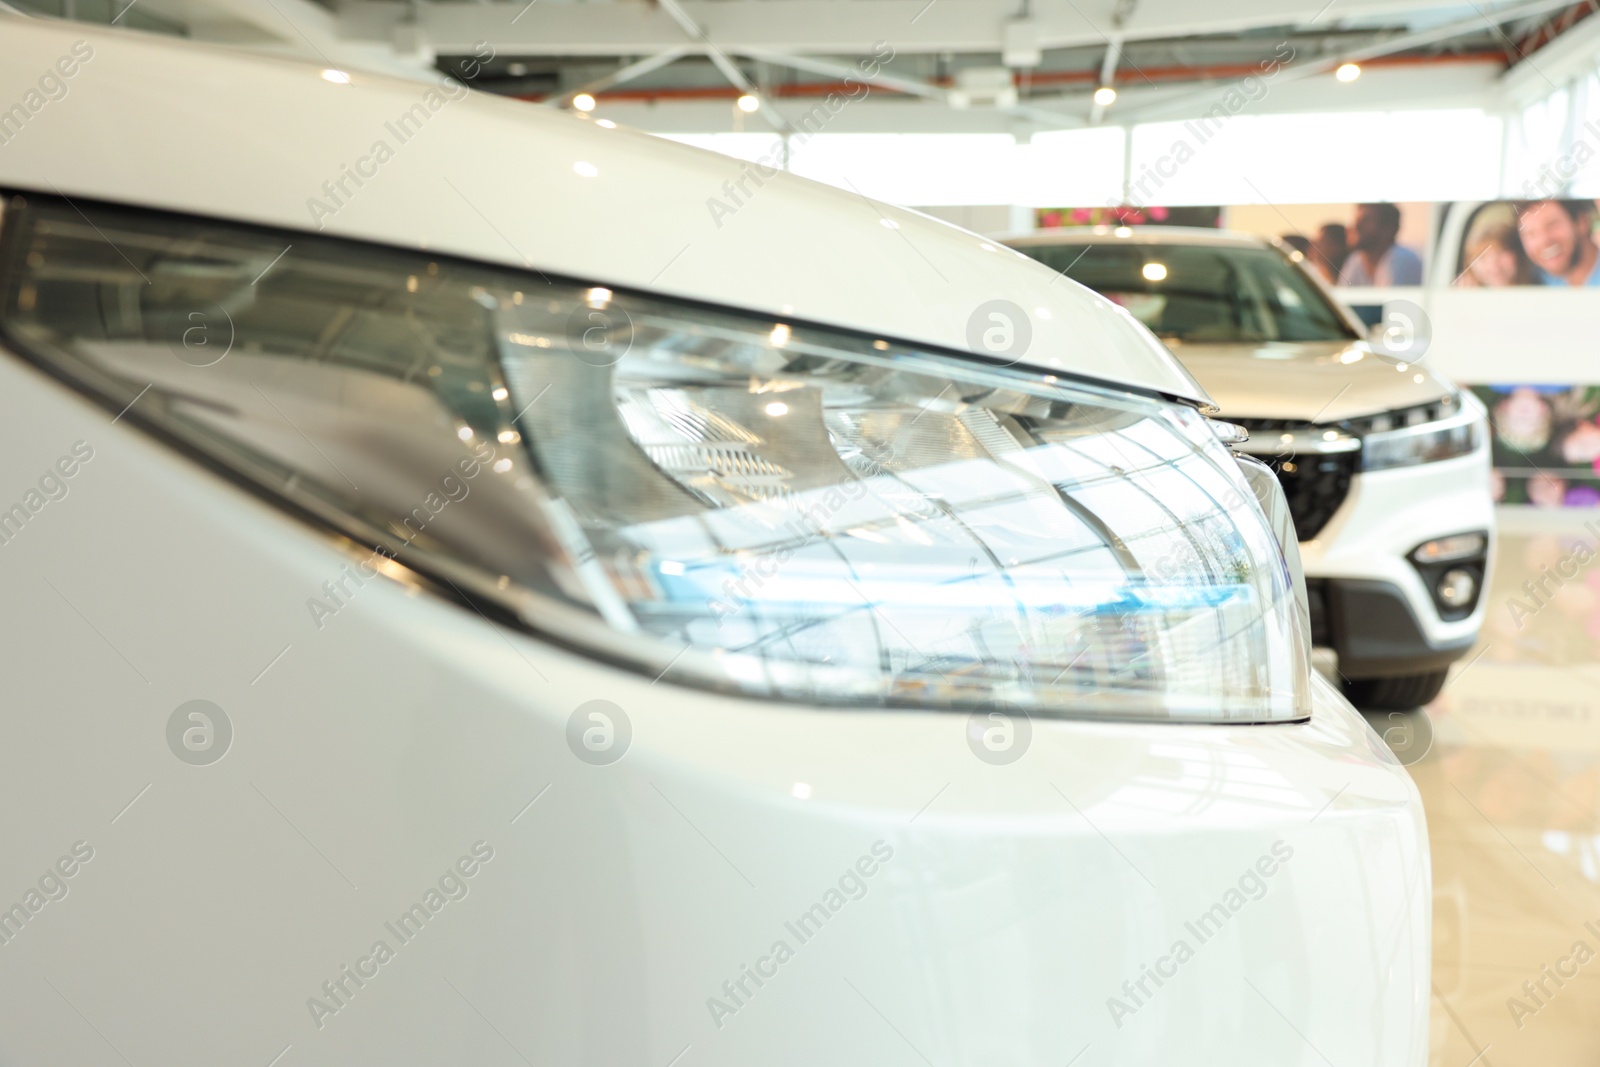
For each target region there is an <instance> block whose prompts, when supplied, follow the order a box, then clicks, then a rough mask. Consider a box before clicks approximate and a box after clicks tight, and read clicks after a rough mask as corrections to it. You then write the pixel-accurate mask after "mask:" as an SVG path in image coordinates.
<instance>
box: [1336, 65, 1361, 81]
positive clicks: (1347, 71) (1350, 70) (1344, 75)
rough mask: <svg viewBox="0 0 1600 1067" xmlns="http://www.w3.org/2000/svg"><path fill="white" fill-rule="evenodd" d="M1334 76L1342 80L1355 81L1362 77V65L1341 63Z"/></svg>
mask: <svg viewBox="0 0 1600 1067" xmlns="http://www.w3.org/2000/svg"><path fill="white" fill-rule="evenodd" d="M1333 76H1334V77H1335V78H1338V79H1339V80H1340V81H1342V82H1353V81H1355V80H1356V79H1357V78H1359V77H1361V67H1360V66H1358V65H1357V64H1355V63H1341V64H1339V69H1338V70H1336V71H1334V72H1333Z"/></svg>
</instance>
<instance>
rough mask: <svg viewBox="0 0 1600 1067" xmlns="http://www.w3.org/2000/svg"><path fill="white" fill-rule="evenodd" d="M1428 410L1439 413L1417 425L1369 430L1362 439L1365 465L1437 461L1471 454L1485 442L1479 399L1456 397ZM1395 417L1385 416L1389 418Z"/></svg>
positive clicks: (1369, 467)
mask: <svg viewBox="0 0 1600 1067" xmlns="http://www.w3.org/2000/svg"><path fill="white" fill-rule="evenodd" d="M1452 412H1453V413H1452ZM1427 414H1428V415H1430V416H1435V417H1432V418H1431V419H1430V421H1426V422H1419V423H1417V424H1415V425H1409V426H1401V427H1400V428H1398V429H1393V430H1388V429H1386V430H1381V431H1378V432H1373V433H1368V434H1366V436H1365V437H1364V438H1363V439H1362V442H1361V448H1362V456H1361V469H1362V470H1369V471H1375V470H1387V469H1388V468H1390V467H1411V466H1415V465H1417V464H1419V463H1436V462H1438V461H1439V460H1442V459H1454V458H1455V457H1457V456H1465V455H1469V454H1471V453H1473V452H1476V451H1477V450H1478V448H1479V447H1480V446H1481V445H1482V444H1483V440H1484V414H1483V411H1482V409H1481V408H1479V407H1477V406H1476V401H1475V400H1473V401H1471V402H1470V403H1463V402H1461V401H1460V400H1456V399H1454V398H1452V400H1451V402H1450V403H1448V404H1443V405H1437V406H1435V407H1433V408H1430V409H1428V412H1427ZM1437 416H1443V417H1437ZM1392 418H1393V417H1392V416H1385V419H1386V421H1392Z"/></svg>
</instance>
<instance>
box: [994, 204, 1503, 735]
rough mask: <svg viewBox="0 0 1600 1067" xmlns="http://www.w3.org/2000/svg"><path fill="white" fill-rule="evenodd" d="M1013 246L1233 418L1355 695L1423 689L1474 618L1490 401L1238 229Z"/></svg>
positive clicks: (1064, 237) (1059, 235)
mask: <svg viewBox="0 0 1600 1067" xmlns="http://www.w3.org/2000/svg"><path fill="white" fill-rule="evenodd" d="M1008 243H1009V244H1010V245H1011V246H1012V247H1013V248H1015V249H1017V250H1018V251H1020V252H1022V253H1024V254H1026V255H1028V256H1030V257H1032V258H1034V259H1037V260H1039V261H1041V262H1042V263H1044V264H1045V265H1047V266H1049V267H1052V268H1054V269H1055V270H1057V271H1060V272H1063V273H1064V274H1065V275H1066V276H1067V277H1068V278H1070V279H1072V280H1073V281H1076V282H1080V283H1082V284H1083V285H1085V286H1088V287H1089V288H1090V289H1093V290H1095V291H1096V292H1098V293H1100V294H1101V295H1102V296H1104V297H1106V298H1107V299H1108V300H1110V301H1112V302H1113V303H1115V304H1117V305H1119V306H1121V307H1123V308H1125V309H1126V310H1127V311H1128V312H1129V313H1130V314H1131V315H1133V317H1134V318H1136V319H1138V320H1139V321H1140V322H1142V323H1144V324H1145V325H1146V326H1148V327H1149V328H1150V329H1151V330H1152V331H1154V332H1155V334H1156V335H1157V336H1158V337H1160V338H1161V339H1162V340H1163V341H1165V342H1166V344H1167V346H1168V347H1169V348H1171V349H1172V351H1173V353H1174V354H1176V355H1177V356H1178V358H1179V359H1180V360H1181V361H1182V362H1183V363H1184V365H1185V366H1187V367H1188V368H1189V370H1190V371H1191V372H1192V373H1193V374H1194V375H1195V377H1196V378H1198V379H1199V380H1200V383H1201V384H1202V385H1204V386H1205V388H1206V390H1207V391H1208V392H1209V393H1210V394H1211V396H1212V398H1213V399H1214V400H1215V401H1216V402H1217V404H1218V405H1220V407H1221V412H1220V415H1219V417H1220V418H1223V419H1227V420H1228V421H1230V422H1234V423H1238V424H1240V425H1242V426H1244V427H1245V428H1246V429H1247V430H1248V431H1249V434H1250V439H1249V441H1247V442H1244V443H1242V444H1238V445H1236V446H1235V447H1236V448H1237V449H1238V450H1239V451H1241V452H1245V453H1248V454H1251V455H1254V456H1256V457H1257V458H1259V459H1261V460H1262V461H1263V462H1265V463H1267V464H1268V465H1270V466H1271V467H1272V468H1273V470H1274V471H1275V472H1276V473H1277V475H1278V478H1279V481H1280V482H1281V483H1282V484H1283V488H1284V492H1285V493H1286V494H1287V496H1288V498H1289V506H1290V508H1291V510H1292V513H1293V516H1294V524H1295V530H1296V532H1297V534H1298V536H1299V538H1300V554H1301V557H1302V559H1303V560H1304V563H1305V570H1306V576H1307V583H1308V593H1309V597H1310V603H1311V620H1312V634H1313V640H1314V641H1315V643H1316V644H1317V645H1318V646H1320V647H1324V648H1330V649H1332V650H1333V651H1334V652H1335V653H1336V654H1337V657H1338V672H1339V674H1340V676H1341V678H1342V681H1343V686H1344V689H1345V693H1346V695H1347V696H1349V697H1350V699H1351V700H1352V701H1353V702H1354V703H1355V704H1356V705H1357V706H1360V707H1367V708H1371V709H1375V710H1389V709H1405V708H1412V707H1416V706H1418V705H1420V704H1425V703H1427V702H1428V701H1429V700H1432V699H1433V698H1434V697H1435V696H1436V695H1437V694H1438V692H1439V690H1440V688H1441V687H1442V686H1443V685H1444V680H1445V675H1446V673H1447V670H1448V668H1449V665H1450V664H1451V662H1453V661H1454V660H1456V659H1458V658H1459V657H1461V656H1463V655H1464V654H1465V653H1466V652H1467V651H1468V650H1469V649H1471V647H1472V645H1473V643H1474V642H1475V640H1476V638H1477V634H1478V628H1479V625H1480V624H1481V623H1482V621H1483V614H1484V602H1483V595H1482V594H1483V590H1484V588H1485V584H1486V578H1487V573H1486V572H1487V569H1488V561H1489V559H1490V558H1491V551H1490V550H1491V545H1492V540H1493V530H1494V517H1493V500H1492V497H1491V493H1490V484H1489V478H1490V471H1489V445H1488V432H1487V425H1486V419H1485V413H1484V411H1483V408H1482V406H1481V405H1480V404H1479V403H1478V401H1477V400H1476V399H1475V398H1474V397H1472V395H1471V394H1470V393H1466V392H1463V391H1462V390H1459V389H1457V388H1456V387H1455V386H1454V385H1453V384H1451V383H1450V382H1449V381H1447V380H1445V379H1444V378H1442V377H1441V376H1439V375H1438V374H1436V373H1434V372H1433V371H1432V370H1431V369H1429V368H1428V367H1427V366H1423V365H1416V364H1412V363H1409V362H1406V361H1404V360H1402V359H1399V358H1395V357H1392V356H1386V355H1384V354H1383V353H1382V352H1381V351H1380V350H1378V349H1375V348H1374V347H1373V346H1372V345H1369V344H1368V343H1367V341H1366V340H1365V339H1364V333H1363V329H1362V324H1361V322H1360V321H1359V320H1358V319H1356V318H1355V317H1354V316H1353V315H1352V314H1351V313H1350V312H1348V311H1347V310H1346V309H1345V308H1343V307H1342V306H1341V305H1340V304H1339V303H1338V301H1337V300H1335V299H1334V298H1333V296H1332V295H1331V294H1330V293H1329V292H1328V291H1327V290H1326V289H1325V288H1324V286H1323V285H1322V283H1321V282H1320V281H1319V280H1317V279H1316V278H1315V277H1314V276H1313V275H1312V274H1311V272H1310V271H1308V270H1306V269H1305V268H1304V267H1303V266H1302V265H1301V263H1300V257H1299V254H1298V253H1296V252H1294V251H1292V250H1290V249H1288V248H1285V247H1283V246H1281V245H1278V244H1277V243H1275V242H1273V243H1269V242H1266V241H1263V240H1261V239H1259V238H1256V237H1253V236H1249V235H1246V234H1237V233H1227V232H1220V231H1216V230H1203V229H1191V228H1182V227H1140V228H1130V227H1117V228H1115V229H1113V228H1110V227H1093V228H1088V227H1085V228H1082V229H1064V230H1056V231H1051V232H1049V233H1042V234H1036V235H1032V236H1028V237H1019V238H1016V239H1013V240H1011V241H1009V242H1008Z"/></svg>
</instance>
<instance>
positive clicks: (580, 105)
mask: <svg viewBox="0 0 1600 1067" xmlns="http://www.w3.org/2000/svg"><path fill="white" fill-rule="evenodd" d="M572 106H573V107H574V108H576V109H577V110H579V111H593V110H594V97H592V96H590V95H589V94H588V93H579V94H578V95H577V96H575V97H573V98H572Z"/></svg>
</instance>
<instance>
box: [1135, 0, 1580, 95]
mask: <svg viewBox="0 0 1600 1067" xmlns="http://www.w3.org/2000/svg"><path fill="white" fill-rule="evenodd" d="M1571 3H1572V0H1523V2H1522V3H1515V4H1510V5H1505V6H1501V7H1498V8H1495V9H1494V10H1493V11H1485V10H1484V9H1483V8H1482V7H1480V6H1478V5H1476V4H1474V5H1473V12H1474V13H1473V14H1471V15H1467V16H1465V17H1463V18H1459V19H1453V20H1451V21H1450V22H1446V23H1442V24H1440V25H1437V26H1430V27H1429V28H1428V29H1425V30H1418V31H1416V32H1414V33H1403V34H1398V35H1396V36H1394V37H1390V38H1387V39H1386V40H1383V41H1379V42H1378V43H1376V44H1372V45H1368V46H1366V47H1365V48H1357V49H1355V50H1353V51H1349V52H1343V53H1338V54H1335V55H1331V56H1327V57H1323V58H1317V59H1309V60H1298V61H1294V62H1291V63H1288V64H1285V65H1284V66H1283V67H1282V68H1281V69H1280V70H1278V72H1277V73H1275V74H1274V75H1272V77H1271V79H1270V81H1269V83H1268V84H1269V86H1270V90H1271V91H1272V92H1277V91H1278V88H1279V87H1280V86H1282V85H1286V84H1290V83H1293V82H1298V81H1303V80H1305V79H1307V78H1314V77H1316V76H1318V75H1321V74H1326V73H1328V72H1329V71H1331V70H1333V69H1334V68H1335V67H1338V66H1339V65H1341V64H1343V63H1363V62H1366V61H1367V60H1370V59H1380V58H1382V57H1384V56H1390V55H1394V54H1395V53H1397V52H1404V51H1408V50H1410V49H1413V48H1423V47H1425V46H1427V45H1431V44H1438V43H1440V42H1442V41H1448V40H1451V39H1452V38H1455V37H1461V36H1464V35H1466V34H1469V33H1476V32H1479V31H1481V30H1483V29H1485V28H1486V27H1488V26H1491V25H1496V24H1499V23H1502V22H1507V21H1511V20H1514V19H1522V18H1530V17H1532V16H1535V15H1540V14H1543V13H1544V12H1546V11H1550V10H1553V9H1555V8H1558V7H1566V6H1568V5H1569V4H1571ZM1263 80H1266V79H1263ZM1228 84H1231V83H1221V84H1214V85H1209V86H1206V87H1204V88H1201V89H1197V90H1195V91H1192V92H1187V93H1183V94H1181V95H1178V96H1173V97H1169V98H1167V99H1166V100H1163V101H1160V102H1155V103H1147V104H1142V105H1136V106H1132V107H1128V108H1124V109H1121V110H1120V111H1119V113H1118V115H1117V119H1118V121H1119V122H1122V123H1124V124H1126V123H1132V122H1152V121H1159V120H1162V119H1166V118H1169V117H1171V115H1172V113H1173V112H1181V111H1185V110H1190V109H1193V108H1195V107H1197V106H1198V107H1202V108H1203V107H1204V106H1205V105H1206V104H1207V103H1208V102H1211V103H1214V102H1216V100H1217V97H1218V93H1219V89H1221V88H1222V87H1224V86H1226V85H1228ZM1334 99H1335V98H1330V101H1329V109H1330V110H1333V109H1334V107H1335V103H1334ZM1251 110H1252V111H1255V110H1257V109H1255V108H1252V109H1251Z"/></svg>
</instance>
